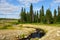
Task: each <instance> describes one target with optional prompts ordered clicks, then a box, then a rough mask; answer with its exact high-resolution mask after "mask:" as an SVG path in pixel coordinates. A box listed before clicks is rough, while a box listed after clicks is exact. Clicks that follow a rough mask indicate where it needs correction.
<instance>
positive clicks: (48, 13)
mask: <svg viewBox="0 0 60 40" xmlns="http://www.w3.org/2000/svg"><path fill="white" fill-rule="evenodd" d="M46 21H47V23H48V24H50V23H51V22H52V13H51V11H50V9H47V11H46Z"/></svg>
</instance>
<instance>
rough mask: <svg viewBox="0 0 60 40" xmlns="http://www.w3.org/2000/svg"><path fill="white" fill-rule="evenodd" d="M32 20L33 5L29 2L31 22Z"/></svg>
mask: <svg viewBox="0 0 60 40" xmlns="http://www.w3.org/2000/svg"><path fill="white" fill-rule="evenodd" d="M33 21H34V15H33V5H32V3H31V5H30V22H31V23H32V22H33Z"/></svg>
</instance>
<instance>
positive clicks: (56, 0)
mask: <svg viewBox="0 0 60 40" xmlns="http://www.w3.org/2000/svg"><path fill="white" fill-rule="evenodd" d="M58 3H60V0H53V2H52V3H51V4H50V5H51V6H54V4H58Z"/></svg>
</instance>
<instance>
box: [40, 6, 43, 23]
mask: <svg viewBox="0 0 60 40" xmlns="http://www.w3.org/2000/svg"><path fill="white" fill-rule="evenodd" d="M40 22H41V23H43V22H44V7H43V6H42V8H41V9H40Z"/></svg>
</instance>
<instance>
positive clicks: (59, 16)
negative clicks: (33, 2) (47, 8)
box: [57, 6, 60, 23]
mask: <svg viewBox="0 0 60 40" xmlns="http://www.w3.org/2000/svg"><path fill="white" fill-rule="evenodd" d="M57 22H58V23H60V7H59V6H58V16H57Z"/></svg>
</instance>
